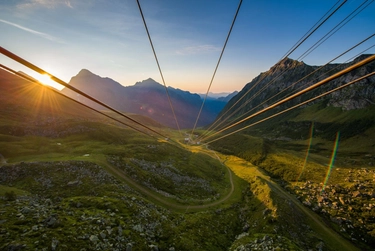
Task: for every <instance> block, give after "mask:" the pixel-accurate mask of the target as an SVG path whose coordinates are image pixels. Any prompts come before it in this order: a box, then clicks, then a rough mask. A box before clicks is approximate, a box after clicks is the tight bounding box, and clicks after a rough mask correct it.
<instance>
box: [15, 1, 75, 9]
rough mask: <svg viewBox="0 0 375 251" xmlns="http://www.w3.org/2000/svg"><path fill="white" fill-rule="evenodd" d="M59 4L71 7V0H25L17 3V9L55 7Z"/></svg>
mask: <svg viewBox="0 0 375 251" xmlns="http://www.w3.org/2000/svg"><path fill="white" fill-rule="evenodd" d="M60 6H66V7H68V8H71V9H73V6H72V3H71V0H26V1H25V2H24V3H21V4H18V5H17V8H19V9H29V8H35V7H43V8H47V9H55V8H58V7H60Z"/></svg>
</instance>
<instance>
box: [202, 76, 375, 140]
mask: <svg viewBox="0 0 375 251" xmlns="http://www.w3.org/2000/svg"><path fill="white" fill-rule="evenodd" d="M373 75H375V72H372V73H369V74H367V75H365V76H363V77H360V78H357V79H355V80H353V81H351V82H349V83H346V84H344V85H342V86H339V87H337V88H335V89H332V90H330V91H327V92H325V93H323V94H320V95H318V96H315V97H313V98H311V99H309V100H307V101H304V102H302V103H299V104H297V105H295V106H292V107H289V108H287V109H285V110H283V111H281V112H278V113H276V114H273V115H271V116H268V117H266V118H264V119H261V120H259V121H257V122H254V123H252V124H251V125H247V126H245V127H242V128H240V129H238V130H236V131H233V132H230V133H228V134H225V135H223V136H221V137H219V138H217V139H214V140H211V141H209V142H207V143H205V144H210V143H212V142H215V141H217V140H219V139H223V138H225V137H228V136H230V135H232V134H235V133H237V132H240V131H243V130H245V129H247V128H249V127H251V126H254V125H257V124H259V123H262V122H264V121H266V120H268V119H271V118H274V117H276V116H278V115H280V114H283V113H285V112H288V111H290V110H293V109H295V108H297V107H300V106H302V105H305V104H307V103H309V102H311V101H314V100H316V99H318V98H321V97H323V96H326V95H328V94H330V93H333V92H335V91H338V90H340V89H342V88H345V87H347V86H349V85H351V84H354V83H356V82H358V81H360V80H363V79H365V78H368V77H371V76H373Z"/></svg>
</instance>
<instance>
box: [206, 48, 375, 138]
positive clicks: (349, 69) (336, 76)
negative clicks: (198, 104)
mask: <svg viewBox="0 0 375 251" xmlns="http://www.w3.org/2000/svg"><path fill="white" fill-rule="evenodd" d="M373 60H375V55H372V56H369V57H368V58H366V59H363V60H362V61H360V62H358V63H356V64H354V65H352V66H349V67H347V68H346V69H343V70H342V71H340V72H338V73H335V74H333V75H331V76H329V77H327V78H325V79H323V80H321V81H319V82H318V83H316V84H314V85H311V86H309V87H307V88H305V89H304V90H301V91H299V92H297V93H295V94H292V95H290V96H289V97H287V98H284V99H283V100H280V101H278V102H276V103H274V104H272V105H270V106H268V107H267V108H264V109H263V110H261V111H258V112H256V113H254V114H252V115H250V116H248V117H246V118H244V119H242V120H240V121H238V122H236V123H233V124H232V125H230V126H227V127H225V128H224V129H221V130H220V131H218V132H216V133H214V134H212V135H210V136H208V137H206V138H204V139H203V140H205V139H207V138H211V137H213V136H214V135H216V134H219V133H221V132H223V131H226V130H228V129H230V128H232V127H234V126H236V125H238V124H241V123H243V122H245V121H246V120H249V119H251V118H253V117H255V116H257V115H259V114H261V113H264V112H266V111H269V110H271V109H273V108H275V107H277V106H279V105H281V104H283V103H285V102H287V101H290V100H292V99H294V98H296V97H298V96H301V95H302V94H304V93H306V92H308V91H311V90H313V89H315V88H317V87H319V86H321V85H323V84H326V83H327V82H329V81H331V80H333V79H335V78H338V77H340V76H342V75H344V74H346V73H348V72H350V71H353V70H355V69H357V68H359V67H361V66H363V65H365V64H367V63H370V62H371V61H373Z"/></svg>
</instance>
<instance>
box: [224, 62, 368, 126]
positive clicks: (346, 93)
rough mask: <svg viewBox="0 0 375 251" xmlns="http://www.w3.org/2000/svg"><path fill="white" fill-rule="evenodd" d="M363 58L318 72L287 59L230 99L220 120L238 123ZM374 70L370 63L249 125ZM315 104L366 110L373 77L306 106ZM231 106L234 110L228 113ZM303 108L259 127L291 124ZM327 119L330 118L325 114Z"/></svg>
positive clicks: (279, 107) (311, 118)
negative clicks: (284, 122) (280, 123)
mask: <svg viewBox="0 0 375 251" xmlns="http://www.w3.org/2000/svg"><path fill="white" fill-rule="evenodd" d="M366 57H368V55H362V56H360V57H358V58H356V59H355V60H354V61H352V62H350V63H345V64H329V65H326V66H325V67H322V68H321V69H319V68H320V67H318V66H309V65H306V64H305V63H303V62H298V61H295V60H292V59H289V58H288V59H286V60H284V61H282V62H281V63H280V64H279V65H275V66H273V67H272V68H271V69H270V70H269V71H267V72H265V73H261V74H260V75H259V76H257V77H256V78H255V79H254V80H253V81H251V82H250V83H248V84H247V85H246V86H245V87H244V88H243V89H242V90H241V91H240V93H239V94H238V95H236V96H235V97H234V98H232V99H231V100H230V101H229V102H228V104H227V105H226V106H225V107H224V108H223V110H222V112H221V113H220V114H219V117H220V116H221V115H223V114H224V116H223V117H222V118H221V119H220V120H221V121H222V120H227V121H231V122H234V121H237V120H239V119H243V118H245V117H247V116H249V115H251V114H253V113H255V112H257V111H260V110H262V109H264V108H265V107H268V106H270V105H272V104H274V103H276V102H277V101H279V100H281V99H283V98H285V97H288V96H290V95H292V94H294V93H297V92H298V91H300V90H302V89H304V88H307V87H309V86H311V85H313V84H315V83H317V82H319V81H320V80H323V79H325V78H326V77H327V76H330V75H332V74H334V73H336V72H339V71H341V70H343V69H345V68H346V67H348V66H350V65H352V64H354V63H356V62H358V61H360V60H362V59H364V58H366ZM374 70H375V62H372V63H369V64H367V65H365V66H362V67H360V68H359V69H357V70H354V71H352V72H350V73H347V74H345V75H343V76H341V77H339V78H337V79H334V80H332V81H330V82H328V83H327V84H324V85H322V86H320V87H318V88H316V89H314V90H312V91H310V92H307V93H306V94H303V95H301V96H299V97H297V98H294V99H292V100H290V101H288V102H286V103H284V104H282V105H280V106H278V107H276V109H273V110H272V111H269V112H266V113H265V114H264V115H262V116H258V117H256V119H252V120H249V121H248V123H251V122H254V121H257V120H259V118H262V117H266V116H269V115H271V114H274V113H276V112H278V111H281V110H284V109H286V108H288V107H292V106H294V105H296V104H299V103H300V102H303V101H305V100H308V99H310V98H312V97H315V96H317V95H320V94H322V93H324V92H326V91H329V90H331V89H334V88H336V87H338V86H341V85H342V84H345V83H348V82H350V81H353V80H355V79H357V78H359V77H361V76H364V75H366V74H368V73H370V72H373V71H374ZM316 103H321V107H320V109H322V108H324V107H333V108H339V109H341V110H342V111H351V110H356V109H366V108H368V107H371V106H372V105H374V104H375V77H374V76H372V77H369V78H366V79H364V80H362V81H359V82H357V83H355V84H353V85H350V86H349V87H347V88H344V89H342V90H340V91H337V92H334V93H332V94H329V95H327V96H326V97H323V98H321V99H318V100H316V101H314V102H311V103H309V104H308V105H313V104H316ZM232 106H233V108H232V109H230V108H231V107H232ZM305 107H306V105H305V106H303V107H302V108H298V109H296V110H295V111H293V112H289V113H288V115H283V116H280V117H279V118H280V119H273V120H272V122H265V123H262V125H265V124H274V123H275V121H278V120H283V118H286V117H288V118H287V119H288V120H291V119H292V118H293V117H294V116H297V115H298V113H299V112H302V111H303V110H304V108H305ZM229 109H230V111H229ZM327 116H330V115H329V114H327ZM305 117H306V116H305ZM309 119H310V120H315V118H314V117H310V118H309ZM284 120H285V119H284ZM226 123H229V122H226Z"/></svg>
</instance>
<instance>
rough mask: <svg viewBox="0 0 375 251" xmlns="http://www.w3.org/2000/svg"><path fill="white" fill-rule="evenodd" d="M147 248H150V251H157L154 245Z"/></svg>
mask: <svg viewBox="0 0 375 251" xmlns="http://www.w3.org/2000/svg"><path fill="white" fill-rule="evenodd" d="M148 247H149V248H151V251H159V248H158V246H156V245H153V244H151V245H150V246H148Z"/></svg>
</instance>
